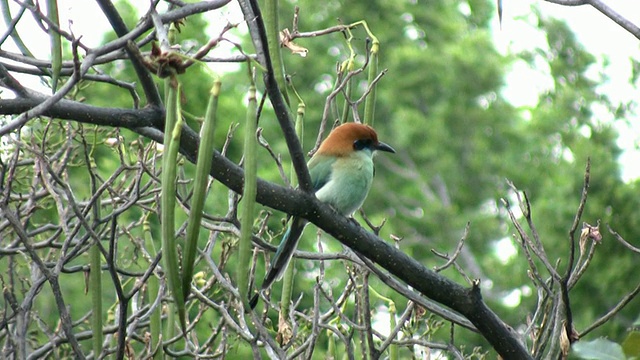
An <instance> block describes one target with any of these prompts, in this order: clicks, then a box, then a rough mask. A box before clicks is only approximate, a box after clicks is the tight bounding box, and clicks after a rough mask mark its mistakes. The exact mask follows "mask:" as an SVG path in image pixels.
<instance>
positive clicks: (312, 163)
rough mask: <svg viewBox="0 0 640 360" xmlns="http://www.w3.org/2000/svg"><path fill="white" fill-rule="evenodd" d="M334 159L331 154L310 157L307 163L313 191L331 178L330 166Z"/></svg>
mask: <svg viewBox="0 0 640 360" xmlns="http://www.w3.org/2000/svg"><path fill="white" fill-rule="evenodd" d="M335 161H336V158H335V157H333V156H323V155H317V154H316V156H314V157H312V158H311V160H309V162H308V163H307V166H308V167H309V175H311V183H312V185H313V189H314V190H315V191H318V190H320V188H322V187H323V186H324V185H325V184H326V183H327V182H329V180H330V179H331V171H332V168H331V166H332V165H333V163H334V162H335Z"/></svg>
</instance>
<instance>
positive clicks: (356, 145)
mask: <svg viewBox="0 0 640 360" xmlns="http://www.w3.org/2000/svg"><path fill="white" fill-rule="evenodd" d="M371 145H373V140H371V139H359V140H356V141H354V142H353V149H354V150H362V149H364V148H370V147H371Z"/></svg>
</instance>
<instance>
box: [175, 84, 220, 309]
mask: <svg viewBox="0 0 640 360" xmlns="http://www.w3.org/2000/svg"><path fill="white" fill-rule="evenodd" d="M219 95H220V80H219V79H216V80H214V83H213V87H212V88H211V95H210V97H209V104H208V105H207V112H206V114H205V117H204V124H203V125H202V139H201V140H200V146H199V147H198V161H197V163H196V177H195V180H194V184H193V200H192V202H191V212H190V213H189V222H188V224H187V237H186V239H185V250H184V257H183V258H182V271H183V272H182V284H183V288H182V293H183V295H184V299H185V301H186V300H187V297H188V296H189V291H190V289H191V286H190V284H191V280H192V278H193V269H194V267H195V261H196V253H197V250H198V236H199V235H200V224H201V222H202V210H203V208H204V200H205V198H206V195H207V194H206V190H207V182H208V181H209V173H210V171H211V157H212V156H213V149H214V134H215V128H216V109H217V107H218V96H219Z"/></svg>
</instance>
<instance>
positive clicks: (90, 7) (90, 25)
mask: <svg viewBox="0 0 640 360" xmlns="http://www.w3.org/2000/svg"><path fill="white" fill-rule="evenodd" d="M10 3H11V5H15V4H13V3H12V2H11V1H10ZM607 3H608V4H609V6H611V7H613V8H614V9H615V10H617V11H618V12H619V13H620V14H623V15H624V16H626V17H627V18H628V19H629V20H631V21H632V22H634V23H635V24H638V25H640V1H636V0H633V1H630V0H624V1H623V0H608V1H607ZM59 4H60V13H61V19H60V23H61V25H62V27H63V28H64V29H69V28H71V29H72V30H73V31H74V33H75V34H76V36H79V35H82V36H83V42H84V43H85V44H87V45H88V46H97V45H98V44H99V42H100V40H101V38H102V34H103V33H104V32H105V31H107V29H109V24H108V22H107V20H106V19H105V17H104V16H103V15H102V13H101V11H100V9H99V7H98V5H97V4H96V3H95V2H93V1H77V0H59ZM144 6H146V2H145V4H144ZM532 6H537V7H538V8H539V9H540V11H541V13H542V14H543V15H546V16H553V17H556V18H560V19H564V20H565V21H567V23H568V24H569V27H570V28H571V29H572V30H573V32H574V33H575V34H576V36H577V38H578V39H579V40H580V41H581V42H582V43H583V44H584V46H585V47H586V49H587V50H588V51H589V52H591V53H592V54H594V55H596V57H597V58H598V59H599V63H600V65H602V63H603V61H604V59H605V58H606V59H608V61H609V62H610V65H609V66H608V67H607V68H606V69H604V70H603V69H602V67H600V68H595V69H593V74H594V78H596V77H597V74H598V73H599V72H600V71H605V72H606V74H607V75H608V77H609V78H610V81H609V82H608V83H605V84H602V85H601V91H602V92H604V93H606V94H607V95H608V96H609V97H610V98H611V99H612V100H613V101H629V100H631V99H640V91H639V90H638V89H636V88H634V87H632V86H631V84H629V82H628V79H629V78H630V75H631V63H630V60H629V58H634V59H637V60H640V47H639V46H638V45H639V40H638V39H636V38H635V37H633V36H632V35H631V34H629V33H628V32H626V31H625V30H623V29H622V28H621V27H619V26H618V25H617V24H615V23H614V22H613V21H611V20H610V19H608V18H607V17H605V16H604V15H602V14H601V13H599V12H598V11H597V10H595V9H594V8H592V7H590V6H576V7H567V6H560V5H555V4H551V3H547V2H544V1H540V0H538V1H533V0H518V1H503V22H502V29H500V28H499V24H498V21H497V19H496V20H495V28H494V34H495V35H494V38H495V43H496V46H497V47H498V49H500V50H501V51H503V52H505V53H506V52H507V50H508V49H511V50H515V51H518V50H524V49H531V48H533V47H535V46H539V45H541V44H543V42H544V34H542V33H540V32H538V31H537V30H536V29H535V28H534V26H532V25H530V24H531V23H533V22H534V20H533V16H532V10H531V7H532ZM226 15H229V13H227V14H226ZM26 17H27V18H31V17H30V16H29V15H28V14H27V15H26ZM70 19H73V22H72V23H70ZM240 20H241V17H238V15H237V14H233V21H236V22H237V21H240ZM19 30H21V32H20V33H21V34H22V35H23V36H24V34H28V33H32V34H34V37H35V38H34V39H33V40H35V41H37V42H38V43H41V46H38V47H36V48H35V51H34V52H35V53H36V56H39V57H43V58H46V57H47V56H48V48H49V44H48V41H49V40H48V38H47V36H46V35H45V34H43V33H42V32H41V31H39V30H38V31H33V28H31V29H30V30H31V31H25V30H24V27H22V28H19ZM0 33H4V29H3V28H0ZM26 40H27V41H28V42H31V41H32V39H26ZM7 45H10V46H7ZM5 47H6V48H7V49H8V50H14V48H13V42H12V41H11V40H8V41H7V42H5ZM32 50H33V49H32ZM551 84H552V82H551V80H550V78H549V77H548V74H547V73H546V72H545V70H544V69H530V68H529V67H528V66H526V65H524V64H523V63H519V64H516V65H515V66H514V67H513V69H512V72H511V74H510V75H509V76H508V78H507V88H506V89H505V91H504V94H505V96H506V97H507V98H508V99H509V101H510V102H511V103H512V104H514V105H516V106H526V105H529V106H533V105H535V102H536V100H537V95H538V93H539V92H540V91H542V90H544V89H547V88H549V86H551ZM25 85H30V84H25ZM597 115H598V116H599V118H601V119H602V120H607V119H608V118H609V117H610V115H609V114H606V113H601V114H597ZM628 120H629V121H628V122H629V123H630V124H629V125H625V124H620V125H619V127H618V128H619V133H620V134H621V137H620V140H619V145H620V146H621V147H622V148H623V149H625V153H624V154H623V155H622V156H621V158H620V162H621V164H622V166H623V169H624V170H623V178H624V179H626V180H631V179H635V178H639V177H640V151H639V150H638V148H639V145H640V135H638V134H640V121H639V120H640V119H638V117H637V116H636V117H635V118H633V119H628Z"/></svg>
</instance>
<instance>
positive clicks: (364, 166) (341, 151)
mask: <svg viewBox="0 0 640 360" xmlns="http://www.w3.org/2000/svg"><path fill="white" fill-rule="evenodd" d="M376 151H384V152H389V153H395V152H396V151H395V150H394V149H393V148H392V147H391V146H389V145H387V144H385V143H383V142H381V141H379V140H378V135H377V134H376V131H375V130H374V129H373V128H372V127H371V126H368V125H364V124H361V123H356V122H347V123H344V124H342V125H339V126H337V127H336V128H335V129H333V131H331V133H329V135H328V136H327V138H326V139H325V140H324V141H323V142H322V144H320V147H319V148H318V151H317V152H316V153H315V154H314V155H313V156H312V157H311V159H310V160H309V162H308V163H307V167H308V168H309V175H310V176H311V185H312V186H313V190H314V191H315V196H316V197H317V198H318V200H320V201H321V202H323V203H326V204H328V205H330V206H331V207H332V208H333V209H334V210H335V211H336V212H337V213H339V214H341V215H343V216H351V215H352V214H353V213H354V212H355V211H356V210H358V209H359V208H360V207H361V206H362V204H363V203H364V200H365V199H366V198H367V194H368V193H369V189H371V183H372V181H373V175H374V166H373V155H374V154H375V153H376ZM306 224H307V221H306V220H305V219H303V218H301V217H297V216H294V217H293V218H292V220H291V224H290V225H289V228H288V229H287V231H286V232H285V234H284V236H283V237H282V241H281V242H280V245H279V246H278V249H277V251H276V253H275V255H274V256H273V258H272V259H271V265H270V267H269V269H268V270H267V273H266V274H265V277H264V280H263V282H262V286H261V289H260V291H259V292H257V293H255V294H254V295H253V297H252V298H251V299H250V301H249V305H250V306H251V309H254V308H255V306H256V305H257V303H258V297H259V294H260V292H262V291H264V290H266V289H268V288H269V287H271V285H272V284H273V282H274V281H276V280H280V278H281V277H282V275H283V274H284V271H285V269H286V268H287V265H288V264H289V261H290V260H291V257H292V256H293V252H294V251H295V249H296V247H297V246H298V241H299V240H300V236H301V235H302V232H303V230H304V228H305V226H306Z"/></svg>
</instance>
